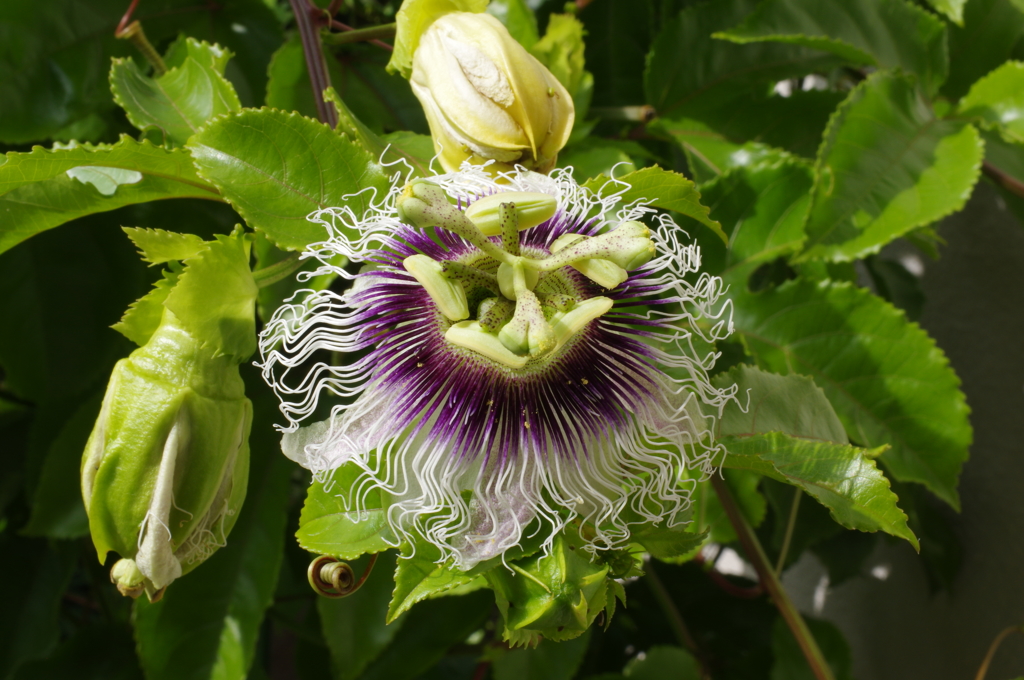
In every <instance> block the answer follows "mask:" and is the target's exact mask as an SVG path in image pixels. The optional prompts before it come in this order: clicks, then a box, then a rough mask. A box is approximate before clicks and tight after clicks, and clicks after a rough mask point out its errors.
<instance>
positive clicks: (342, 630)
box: [316, 551, 408, 680]
mask: <svg viewBox="0 0 1024 680" xmlns="http://www.w3.org/2000/svg"><path fill="white" fill-rule="evenodd" d="M365 562H366V560H365V559H363V560H360V561H359V562H358V563H354V564H353V565H352V569H353V571H354V572H355V573H356V574H362V573H363V571H364V570H365V569H366V565H365ZM400 562H401V561H399V563H400ZM394 569H395V553H394V551H389V552H386V553H383V554H381V555H380V556H379V557H378V558H377V562H376V563H375V564H374V567H373V572H372V573H371V574H370V576H369V578H367V579H366V581H365V582H364V583H363V585H362V586H361V587H360V588H359V590H357V591H356V592H354V593H352V594H351V595H349V596H347V597H344V598H339V599H329V598H326V597H318V598H317V602H316V607H317V610H318V611H319V613H320V626H321V628H322V630H323V635H324V641H325V642H326V643H327V649H328V650H330V653H331V660H332V662H333V663H332V665H333V667H334V674H335V677H336V678H337V679H338V680H355V678H358V677H359V676H360V675H362V673H363V671H364V670H365V669H366V667H367V666H368V665H369V664H371V663H373V662H374V661H375V660H376V659H377V658H378V657H379V656H380V655H381V654H383V653H385V652H386V651H387V649H388V645H390V644H391V642H392V640H394V638H395V636H396V635H397V634H398V632H399V631H400V630H401V629H402V627H403V626H404V624H405V622H406V620H407V619H408V617H402V618H399V619H398V620H397V621H385V617H386V616H387V611H388V600H389V599H390V598H391V589H392V585H393V581H392V580H391V573H392V572H393V571H394Z"/></svg>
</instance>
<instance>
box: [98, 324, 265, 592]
mask: <svg viewBox="0 0 1024 680" xmlns="http://www.w3.org/2000/svg"><path fill="white" fill-rule="evenodd" d="M237 362H238V360H237V359H235V358H232V357H231V356H229V355H226V354H223V353H220V352H218V351H217V350H216V348H215V347H213V346H211V345H209V344H207V343H204V342H201V341H200V340H199V339H198V338H196V337H195V336H194V335H193V334H192V333H191V332H190V331H188V330H187V329H186V328H185V327H184V326H183V325H182V324H181V323H180V322H179V320H178V318H177V317H175V316H174V314H172V313H171V312H170V311H169V310H167V309H165V310H164V312H163V318H162V321H161V322H160V325H159V326H158V327H157V329H156V330H155V332H154V333H153V334H152V336H151V337H150V338H149V341H148V342H147V343H146V344H145V345H143V346H142V347H140V348H139V349H137V350H135V351H134V352H132V354H131V355H130V356H129V357H128V358H126V359H122V360H121V361H119V362H118V363H117V365H116V366H115V367H114V371H113V373H112V374H111V377H110V382H109V383H108V385H107V392H106V395H105V396H104V398H103V406H102V408H101V410H100V414H99V417H98V418H97V420H96V425H95V427H94V429H93V432H92V435H91V436H90V437H89V441H88V443H87V444H86V448H85V452H84V455H83V459H82V495H83V498H84V500H85V507H86V511H87V512H88V515H89V528H90V531H91V533H92V539H93V543H94V545H95V546H96V551H97V553H98V556H99V559H100V561H101V562H103V561H104V560H105V559H106V555H107V552H108V551H110V550H113V551H115V552H117V553H118V554H120V555H121V556H123V557H124V558H127V561H126V560H122V562H123V564H121V566H120V567H118V568H117V569H116V570H115V573H114V574H112V577H113V578H114V580H115V582H116V583H117V584H118V587H119V588H121V589H122V590H123V592H127V594H133V593H134V594H137V588H138V585H139V576H140V575H141V577H142V581H141V583H142V585H143V587H144V589H145V590H146V592H147V593H148V594H150V596H151V597H152V596H154V594H155V593H158V592H159V591H160V590H162V589H163V588H165V587H166V586H167V585H168V584H169V583H171V582H172V581H173V580H175V579H176V578H178V577H179V576H181V575H182V574H185V573H187V572H189V571H190V570H192V569H194V568H195V567H196V566H198V565H199V564H200V563H201V562H202V561H203V560H205V559H206V558H207V557H209V556H210V555H211V554H213V552H214V551H215V550H216V549H217V548H219V547H221V546H223V545H224V543H225V541H226V538H227V535H228V533H229V532H230V531H231V528H232V526H234V523H235V520H236V519H237V516H238V511H239V509H240V507H241V505H242V501H243V500H244V498H245V490H246V482H247V478H248V470H249V445H248V437H249V428H250V426H251V424H252V404H251V403H250V402H249V400H248V399H246V398H245V392H244V385H243V384H242V379H241V376H240V375H239V373H238V363H237ZM119 564H120V563H119Z"/></svg>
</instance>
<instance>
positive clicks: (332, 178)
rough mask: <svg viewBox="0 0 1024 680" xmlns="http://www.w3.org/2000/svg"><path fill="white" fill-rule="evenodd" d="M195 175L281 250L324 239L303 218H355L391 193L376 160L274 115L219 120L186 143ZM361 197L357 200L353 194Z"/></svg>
mask: <svg viewBox="0 0 1024 680" xmlns="http://www.w3.org/2000/svg"><path fill="white" fill-rule="evenodd" d="M188 147H189V149H190V150H191V152H192V156H193V158H194V159H195V164H196V166H197V167H198V168H199V172H200V174H201V175H202V176H203V177H206V178H207V179H208V180H209V181H210V182H212V183H213V184H215V185H216V186H217V187H219V188H220V189H221V191H222V192H223V194H224V197H225V198H226V199H227V200H228V201H230V202H231V204H232V205H233V206H234V207H235V209H236V210H238V212H239V213H240V214H241V215H242V216H243V217H244V218H245V220H246V222H247V223H248V224H249V225H250V226H253V227H255V228H257V229H260V230H262V231H263V232H264V233H266V235H267V236H268V237H269V238H270V239H271V240H272V241H274V242H275V243H276V244H277V245H278V246H280V247H282V248H284V249H286V250H302V249H304V248H305V247H306V246H307V245H308V244H310V243H315V242H317V241H322V240H323V239H324V237H325V236H326V232H325V231H324V229H323V228H322V227H320V226H318V225H315V224H312V223H310V222H309V221H307V220H306V216H307V215H309V214H310V213H311V212H313V211H315V210H319V209H322V208H328V207H331V206H338V205H341V204H342V197H344V196H348V195H351V197H350V198H347V199H345V201H344V203H345V205H346V206H347V207H349V208H351V209H352V210H353V211H354V212H355V213H356V214H357V215H359V214H361V213H362V212H363V211H364V210H366V208H367V207H369V204H370V201H371V200H372V197H373V196H374V195H375V194H374V192H373V191H366V190H368V189H373V190H375V191H376V196H378V197H379V196H382V195H383V192H386V191H387V190H388V189H389V188H390V184H389V182H388V180H387V178H386V177H385V175H384V173H383V171H382V169H381V168H380V166H378V165H377V163H376V162H375V159H373V158H371V157H370V156H369V155H368V154H367V153H366V152H365V151H363V150H361V149H360V148H359V147H358V146H357V145H356V144H355V143H354V142H352V141H349V140H347V139H344V138H342V137H341V136H339V135H338V134H337V133H335V132H334V131H333V130H331V129H330V128H329V127H328V126H326V125H323V124H321V123H317V122H315V121H312V120H309V119H307V118H303V117H302V116H299V115H297V114H293V113H284V112H282V111H275V110H272V109H259V110H245V111H242V112H241V113H237V114H229V115H227V116H222V117H221V118H218V119H217V120H215V121H213V122H211V123H210V124H209V125H207V126H206V127H205V128H203V129H202V130H201V131H200V132H199V133H198V134H196V135H195V136H194V137H192V139H191V140H189V143H188ZM359 192H362V193H360V194H359V195H358V196H355V195H354V194H357V193H359Z"/></svg>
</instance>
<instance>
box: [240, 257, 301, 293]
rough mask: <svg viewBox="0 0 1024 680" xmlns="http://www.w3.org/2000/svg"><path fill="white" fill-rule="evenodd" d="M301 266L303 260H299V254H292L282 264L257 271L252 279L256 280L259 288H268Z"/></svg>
mask: <svg viewBox="0 0 1024 680" xmlns="http://www.w3.org/2000/svg"><path fill="white" fill-rule="evenodd" d="M301 266H302V260H300V259H299V253H292V254H291V255H289V256H288V257H286V258H284V259H283V260H281V261H280V262H275V263H274V264H271V265H267V266H266V267H263V268H261V269H257V270H256V271H254V272H253V273H252V278H253V279H255V281H256V285H257V286H259V287H260V288H266V287H267V286H269V285H271V284H274V283H277V282H278V281H280V280H282V279H284V278H285V277H287V276H288V275H290V274H292V273H293V272H295V271H296V270H297V269H298V268H299V267H301Z"/></svg>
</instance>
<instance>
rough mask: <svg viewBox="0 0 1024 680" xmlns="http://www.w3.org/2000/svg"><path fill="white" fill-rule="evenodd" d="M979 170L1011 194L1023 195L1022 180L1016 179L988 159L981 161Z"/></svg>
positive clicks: (1023, 184)
mask: <svg viewBox="0 0 1024 680" xmlns="http://www.w3.org/2000/svg"><path fill="white" fill-rule="evenodd" d="M981 171H982V172H983V173H985V176H986V177H988V178H989V179H990V180H992V181H993V182H995V183H996V184H998V185H999V186H1001V187H1002V188H1004V189H1006V190H1007V191H1009V192H1010V193H1011V194H1016V195H1017V196H1021V197H1024V182H1021V181H1020V180H1018V179H1016V178H1015V177H1013V176H1012V175H1010V174H1009V173H1008V172H1005V171H1004V170H1001V169H999V168H997V167H996V166H994V165H992V164H991V163H989V162H988V161H982V162H981Z"/></svg>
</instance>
